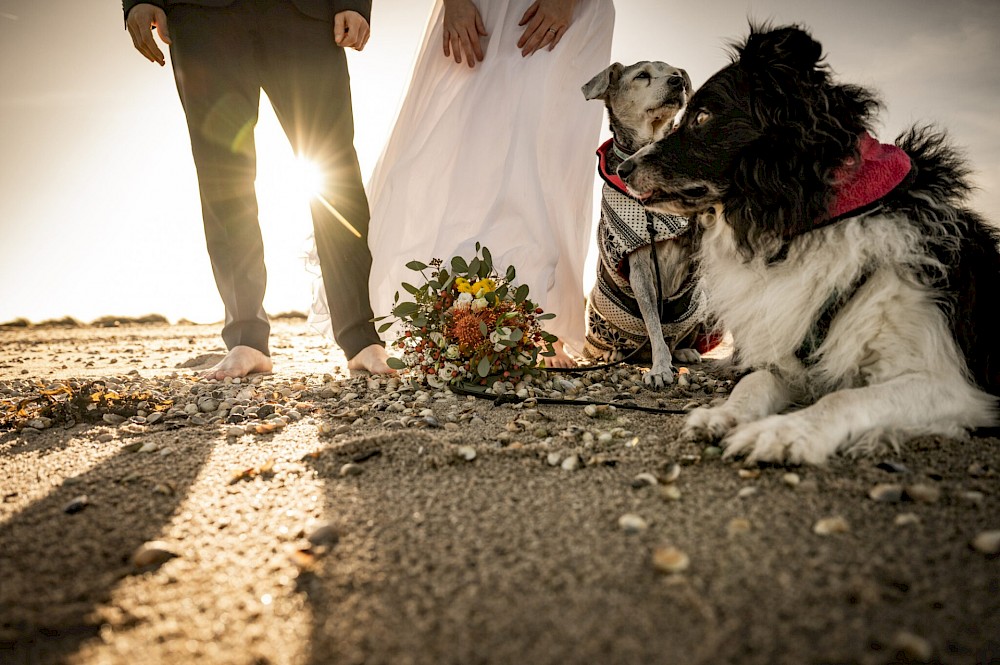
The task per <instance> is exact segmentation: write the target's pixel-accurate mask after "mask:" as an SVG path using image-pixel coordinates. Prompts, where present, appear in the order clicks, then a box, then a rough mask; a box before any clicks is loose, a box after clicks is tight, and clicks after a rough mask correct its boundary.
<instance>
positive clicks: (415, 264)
mask: <svg viewBox="0 0 1000 665" xmlns="http://www.w3.org/2000/svg"><path fill="white" fill-rule="evenodd" d="M406 267H407V268H409V269H410V270H416V271H417V272H420V271H421V270H426V269H427V264H426V263H421V262H420V261H410V262H409V263H407V264H406Z"/></svg>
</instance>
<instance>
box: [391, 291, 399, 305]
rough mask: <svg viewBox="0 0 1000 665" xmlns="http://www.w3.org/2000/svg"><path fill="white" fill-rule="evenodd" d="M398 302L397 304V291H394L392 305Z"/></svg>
mask: <svg viewBox="0 0 1000 665" xmlns="http://www.w3.org/2000/svg"><path fill="white" fill-rule="evenodd" d="M398 302H399V291H396V293H395V294H394V295H393V296H392V304H393V305H395V304H396V303H398Z"/></svg>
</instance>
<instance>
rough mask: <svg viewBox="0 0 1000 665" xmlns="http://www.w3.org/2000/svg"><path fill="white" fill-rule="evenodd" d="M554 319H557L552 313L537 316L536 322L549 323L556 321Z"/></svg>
mask: <svg viewBox="0 0 1000 665" xmlns="http://www.w3.org/2000/svg"><path fill="white" fill-rule="evenodd" d="M554 318H556V315H555V314H553V313H552V312H546V313H545V314H539V315H538V316H536V317H535V320H536V321H548V320H549V319H554Z"/></svg>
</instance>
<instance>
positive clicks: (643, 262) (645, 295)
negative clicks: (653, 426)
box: [628, 246, 674, 388]
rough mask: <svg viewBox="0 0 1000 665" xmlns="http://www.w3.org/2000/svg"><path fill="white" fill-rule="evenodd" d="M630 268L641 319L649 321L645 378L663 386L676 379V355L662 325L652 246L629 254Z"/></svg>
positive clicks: (646, 322) (631, 283)
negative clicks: (673, 367) (650, 363)
mask: <svg viewBox="0 0 1000 665" xmlns="http://www.w3.org/2000/svg"><path fill="white" fill-rule="evenodd" d="M628 268H629V273H628V274H629V278H628V280H629V285H630V286H631V287H632V292H633V293H634V294H635V299H636V302H638V303H639V312H640V313H641V314H642V322H643V323H645V324H646V334H647V335H648V336H649V349H650V352H651V353H652V356H653V366H652V367H650V368H649V371H648V372H646V374H645V376H643V377H642V380H643V382H644V383H645V384H646V385H647V386H652V387H654V388H663V387H664V386H667V385H670V384H671V383H673V381H674V373H673V372H672V371H671V368H670V365H671V363H672V362H673V359H672V358H671V357H670V347H669V346H667V341H666V340H665V339H663V329H662V328H661V327H660V303H659V300H658V299H657V288H656V286H657V285H656V273H655V270H654V267H653V256H652V247H651V246H650V247H643V248H641V249H638V250H636V251H634V252H632V253H631V254H629V257H628Z"/></svg>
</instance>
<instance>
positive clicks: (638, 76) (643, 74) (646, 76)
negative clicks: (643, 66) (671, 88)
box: [632, 72, 649, 81]
mask: <svg viewBox="0 0 1000 665" xmlns="http://www.w3.org/2000/svg"><path fill="white" fill-rule="evenodd" d="M639 79H643V80H647V79H649V72H639V73H638V74H636V75H635V78H633V79H632V80H633V81H638V80H639Z"/></svg>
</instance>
